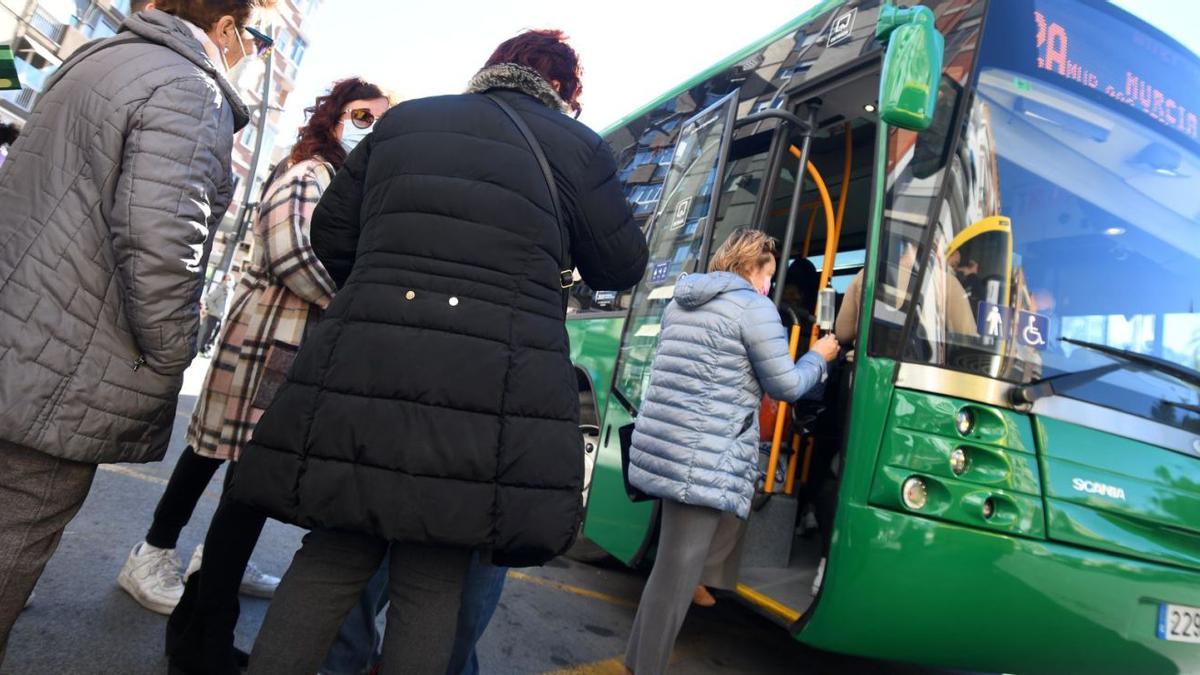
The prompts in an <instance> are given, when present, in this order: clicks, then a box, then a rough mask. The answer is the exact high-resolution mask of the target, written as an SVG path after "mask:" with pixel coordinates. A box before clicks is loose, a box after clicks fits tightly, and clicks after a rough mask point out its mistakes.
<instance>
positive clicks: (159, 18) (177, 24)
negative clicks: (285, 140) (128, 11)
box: [120, 9, 253, 131]
mask: <svg viewBox="0 0 1200 675" xmlns="http://www.w3.org/2000/svg"><path fill="white" fill-rule="evenodd" d="M127 31H128V32H130V33H133V34H135V35H137V36H139V37H142V38H145V39H147V40H149V41H151V42H154V43H157V44H160V45H163V46H164V47H167V48H169V49H171V50H172V51H174V52H175V53H177V54H179V55H180V56H182V57H184V58H185V59H187V60H189V61H191V62H192V63H194V64H196V66H197V67H199V68H200V69H201V70H203V71H204V72H205V73H206V74H207V75H208V76H209V77H211V78H213V80H215V81H216V83H217V86H218V87H220V89H221V93H222V94H224V95H225V100H227V101H229V106H230V108H232V109H233V126H234V130H235V131H236V130H240V129H241V128H242V127H244V126H246V125H247V124H248V123H249V122H250V110H249V109H248V108H247V107H246V104H245V102H244V101H242V97H241V96H240V95H239V94H238V93H237V90H236V89H234V88H233V85H232V84H230V83H229V80H227V79H225V75H224V73H222V72H221V70H220V69H219V68H218V67H217V65H216V64H215V63H213V62H212V59H210V58H208V54H207V53H205V51H204V47H203V46H201V44H200V43H199V42H197V41H196V38H195V37H194V36H193V35H192V32H191V31H190V30H188V27H187V26H186V25H184V23H183V21H181V20H180V19H178V18H177V17H175V16H172V15H170V14H167V13H166V12H164V11H162V10H158V9H152V10H148V11H144V12H138V13H137V14H134V15H133V16H131V17H129V18H128V19H126V20H125V23H123V24H121V30H120V32H121V33H124V32H127ZM246 58H253V57H252V56H247V57H246Z"/></svg>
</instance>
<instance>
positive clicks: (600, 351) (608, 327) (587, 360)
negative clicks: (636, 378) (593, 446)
mask: <svg viewBox="0 0 1200 675" xmlns="http://www.w3.org/2000/svg"><path fill="white" fill-rule="evenodd" d="M585 316H586V315H585ZM624 325H625V319H624V318H615V317H605V318H598V319H587V318H578V319H570V320H569V321H567V338H568V339H569V340H570V342H571V363H573V364H575V366H577V367H578V368H580V369H581V370H583V371H584V372H585V373H587V375H588V378H589V379H590V380H591V382H592V393H593V394H595V396H596V413H597V414H599V415H603V414H604V406H605V405H607V403H608V392H609V389H610V385H611V384H612V376H613V365H614V364H615V363H616V357H617V349H618V348H620V346H621V328H622V327H623V326H624ZM600 419H601V420H603V419H604V418H603V417H601V418H600Z"/></svg>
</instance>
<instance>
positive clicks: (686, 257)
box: [615, 92, 738, 406]
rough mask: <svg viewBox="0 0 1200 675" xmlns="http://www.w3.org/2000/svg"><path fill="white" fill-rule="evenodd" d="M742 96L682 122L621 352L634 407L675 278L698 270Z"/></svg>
mask: <svg viewBox="0 0 1200 675" xmlns="http://www.w3.org/2000/svg"><path fill="white" fill-rule="evenodd" d="M737 100H738V98H737V92H734V93H733V94H730V95H729V96H727V97H725V98H724V99H722V100H720V101H718V102H717V103H715V104H714V105H713V106H711V107H710V108H708V109H706V110H705V111H704V112H701V113H700V114H699V115H696V116H695V117H693V118H692V119H690V120H688V121H687V122H686V123H684V125H683V126H682V127H681V129H682V130H681V131H680V134H679V140H678V142H677V143H676V145H675V152H674V154H673V158H672V160H671V168H670V170H669V171H668V173H667V178H666V180H665V181H664V183H663V196H662V200H661V201H660V202H659V206H658V210H657V211H656V213H655V215H654V218H653V220H652V222H651V223H650V241H649V246H650V260H649V262H648V269H647V270H646V274H645V276H644V277H642V280H641V282H639V283H638V285H637V287H636V289H635V291H634V295H633V310H632V311H631V312H630V314H629V318H628V320H627V321H626V323H625V336H624V339H623V340H622V341H621V351H620V353H619V354H618V356H617V367H616V380H615V388H616V390H617V391H619V392H620V393H621V394H622V395H623V396H624V398H625V400H627V401H628V402H629V403H631V404H632V405H634V406H637V405H640V403H641V400H642V394H643V392H644V391H645V388H646V386H648V385H649V380H650V365H651V363H652V362H653V361H654V355H655V354H656V353H657V350H658V333H659V329H660V327H661V323H662V315H663V311H664V310H666V308H667V305H668V304H670V302H671V298H672V297H673V296H674V290H675V282H676V281H677V280H678V279H679V277H680V276H681V275H683V274H685V273H688V272H694V271H696V270H697V267H698V265H697V263H698V260H699V258H700V255H701V252H702V250H703V247H704V244H705V243H706V241H707V239H706V236H705V234H706V232H708V231H709V227H708V223H709V218H710V216H711V214H712V211H713V202H714V201H716V199H715V196H714V194H713V192H714V187H715V185H716V183H717V176H719V175H721V174H722V173H723V171H724V168H725V157H726V155H727V154H728V150H729V144H730V138H731V136H732V133H733V115H734V113H735V112H736V103H737Z"/></svg>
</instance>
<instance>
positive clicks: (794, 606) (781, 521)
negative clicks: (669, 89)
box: [583, 6, 941, 626]
mask: <svg viewBox="0 0 1200 675" xmlns="http://www.w3.org/2000/svg"><path fill="white" fill-rule="evenodd" d="M897 12H899V14H897ZM931 16H932V15H931V14H929V12H928V10H925V9H924V8H917V9H914V10H893V9H891V8H890V6H889V7H885V8H881V11H880V27H882V28H883V29H884V32H885V33H891V34H892V35H893V38H892V39H893V41H896V42H899V43H901V44H902V48H900V49H892V48H889V57H888V58H885V59H884V60H883V62H882V63H881V62H880V61H879V60H875V59H870V58H862V59H859V60H857V61H855V62H853V63H849V64H847V66H846V67H844V68H841V69H838V70H835V71H833V72H828V73H826V74H824V75H823V76H822V77H819V78H813V79H811V80H809V81H806V82H805V83H804V87H803V88H797V89H794V90H789V91H788V92H787V93H786V95H784V94H783V92H781V94H780V97H779V102H780V105H778V107H772V108H770V109H762V108H761V107H760V108H758V109H757V110H750V109H748V108H742V109H741V113H742V114H741V116H740V117H739V115H738V113H739V107H740V104H741V103H744V101H740V100H739V91H738V89H737V88H736V87H734V88H733V90H732V92H730V93H726V94H724V95H723V96H721V97H720V98H719V99H717V100H715V101H712V102H711V104H710V105H708V106H707V107H706V108H704V109H703V110H702V111H701V112H700V113H698V114H696V115H693V116H692V117H690V118H689V119H687V120H686V121H685V122H683V124H682V125H681V127H680V131H679V135H678V138H677V141H676V147H675V152H674V156H673V157H672V159H671V163H670V166H669V173H668V175H667V177H666V180H665V181H664V184H663V190H662V198H661V200H660V201H659V203H658V206H657V209H656V210H655V212H654V214H653V216H652V218H651V221H650V223H649V226H648V240H649V242H648V243H649V249H650V261H649V265H648V268H647V272H646V275H645V277H644V278H643V280H642V281H641V282H640V284H639V285H638V286H637V288H636V289H635V291H634V294H633V298H632V302H631V309H630V313H629V315H628V318H627V320H626V322H625V325H624V328H623V335H622V339H621V343H620V348H619V352H618V356H617V361H616V364H615V368H614V376H613V385H612V388H611V391H610V395H609V398H608V405H607V406H606V410H605V413H604V419H603V426H602V429H603V431H602V434H601V440H600V450H599V452H598V457H597V459H596V461H597V471H598V474H599V475H603V476H606V477H607V476H613V475H616V476H621V475H624V473H625V472H624V471H623V470H622V469H623V467H622V464H623V462H624V461H625V458H624V456H623V455H624V453H623V452H622V451H621V448H620V445H621V443H620V440H619V438H620V436H621V435H622V434H621V433H620V430H622V429H628V428H629V427H630V425H632V423H633V421H634V419H635V418H636V415H637V410H638V407H639V405H640V403H641V399H642V395H643V392H644V391H645V390H646V388H647V386H648V385H649V380H650V376H651V367H652V363H653V360H654V357H655V354H656V352H657V347H658V340H659V334H660V331H661V320H662V315H663V311H664V310H665V309H666V307H667V305H668V304H669V303H670V302H671V300H672V297H673V294H674V287H675V284H676V282H677V281H678V279H679V278H680V277H681V276H682V275H684V274H688V273H692V272H701V271H705V270H706V269H707V268H708V264H709V259H710V256H711V253H712V251H713V249H714V248H715V247H716V246H717V245H719V244H720V243H721V242H722V241H724V239H725V238H726V237H727V236H728V235H729V233H730V232H732V231H733V230H734V229H736V228H738V227H746V226H753V227H758V228H761V229H764V230H766V231H767V232H768V233H769V234H771V235H772V236H774V237H776V238H777V239H779V240H781V241H782V243H783V246H782V250H783V252H784V256H785V260H783V261H781V264H780V265H779V267H780V272H779V277H778V279H777V282H776V289H775V294H774V297H775V299H776V301H777V302H781V300H782V296H783V290H784V289H783V286H784V283H785V276H786V273H787V268H788V267H789V264H788V263H789V262H790V261H797V260H799V259H800V258H810V259H811V260H812V261H813V262H814V263H815V264H817V265H818V266H819V267H820V268H821V274H820V281H819V287H829V286H830V282H831V280H832V278H833V274H834V271H835V269H836V265H837V255H838V253H839V251H841V252H850V251H855V252H861V251H863V250H864V249H866V247H867V242H868V240H869V236H868V235H869V232H868V230H869V227H870V224H871V223H872V222H875V219H874V218H873V217H872V215H871V214H872V213H874V209H873V208H872V206H871V205H872V204H873V203H874V202H875V200H876V193H877V192H878V186H879V185H880V184H881V180H880V176H879V175H877V174H879V172H880V168H879V166H878V163H877V161H876V160H875V159H874V158H875V156H876V153H875V152H874V149H875V146H876V141H877V136H878V128H879V120H880V119H886V118H888V116H889V115H891V114H894V113H896V112H897V111H899V110H900V109H901V108H905V107H906V106H907V107H908V109H909V112H910V113H912V114H910V115H907V116H903V115H902V117H904V119H905V120H906V122H905V123H906V124H910V125H911V128H914V129H916V128H924V127H925V126H928V124H929V121H930V119H931V117H932V108H933V101H934V100H935V98H936V90H937V86H936V83H937V77H936V75H937V73H940V70H941V53H940V52H941V50H940V47H941V42H940V40H941V38H940V35H936V31H934V29H933V27H932V20H931ZM906 22H907V23H906ZM935 38H936V39H935ZM906 41H907V42H906ZM906 49H908V50H917V51H921V50H924V51H923V52H922V53H921V55H922V57H923V58H908V57H906V56H905V50H906ZM897 54H899V57H898V58H895V59H893V58H892V57H893V56H896V55H897ZM908 56H912V53H909V55H908ZM905 68H907V70H905ZM930 73H932V74H933V75H932V77H931V76H930ZM931 82H932V84H931ZM881 83H883V84H884V86H881ZM900 89H903V90H905V91H907V92H908V95H907V96H900V97H897V96H892V95H891V94H895V93H896V92H897V91H899V90H900ZM918 99H919V100H918ZM876 112H878V116H876ZM802 118H805V119H802ZM735 131H737V133H736V134H735ZM856 143H860V144H862V145H864V146H866V147H864V148H860V150H862V151H861V152H857V153H855V152H853V146H854V145H855V144H856ZM852 154H853V155H855V156H856V157H857V158H859V159H858V161H857V163H856V164H855V163H853V162H852V160H851V155H852ZM817 165H820V166H822V167H824V168H825V171H826V173H827V175H829V176H830V177H833V176H836V175H838V174H842V176H843V177H842V180H841V181H840V182H836V183H833V182H830V181H827V180H826V179H825V176H823V175H822V174H821V171H819V170H818V168H817ZM843 169H844V173H843ZM855 186H857V187H855ZM834 193H836V194H837V197H838V199H837V208H835V206H834V204H835V202H834V199H833V194H834ZM847 204H849V205H850V208H851V210H853V211H854V213H853V215H851V214H847V213H845V211H846V208H847ZM839 211H840V212H842V213H839ZM843 215H845V216H847V217H846V219H845V221H846V223H847V225H846V226H845V227H843V225H842V223H843ZM822 216H823V218H822ZM818 220H820V222H821V223H822V224H823V227H816V225H815V224H816V223H817V222H818ZM850 223H853V226H851V225H850ZM864 259H865V256H864ZM855 271H858V270H850V275H852V274H853V273H854V272H855ZM850 275H845V276H844V277H843V278H842V281H845V280H847V279H848V277H849V276H850ZM835 286H836V284H835ZM834 290H836V291H837V292H844V290H845V289H844V288H835V289H831V290H830V291H828V292H827V293H826V296H827V297H829V296H831V295H832V294H833V291H834ZM829 305H830V303H829V302H828V301H827V302H826V309H827V310H828V309H830V307H829ZM801 332H802V331H799V330H793V332H792V344H793V345H794V348H795V350H796V351H797V352H800V351H805V350H806V349H807V348H808V345H809V344H810V343H811V340H812V338H813V336H814V335H815V334H816V330H815V329H814V330H812V331H811V332H808V331H807V330H806V331H803V332H804V333H805V334H803V335H802V334H801ZM850 370H851V369H850V368H848V367H847V368H844V369H843V372H845V373H848V372H849V371H850ZM848 381H849V378H848V377H847V378H843V379H842V380H840V382H839V385H838V386H830V388H829V391H828V392H827V393H828V395H829V397H830V398H838V397H841V398H845V396H844V395H843V392H842V389H843V387H842V386H840V383H841V382H844V383H846V386H848ZM811 411H812V409H811V408H806V409H803V410H802V411H801V414H800V417H801V419H800V420H799V422H800V424H798V425H796V428H797V431H801V430H802V429H801V428H802V427H807V426H808V424H809V423H811V421H812V420H811V419H808V418H810V417H812V415H811V414H810V413H811ZM848 412H849V408H848V405H842V406H841V410H838V411H837V412H836V413H835V414H831V415H827V416H826V417H827V418H828V419H831V420H834V423H833V425H832V426H833V427H840V426H841V424H840V422H842V421H844V420H845V419H846V418H847V415H848ZM788 417H790V413H789V411H788V410H787V406H783V405H780V406H778V408H777V409H776V417H775V418H774V419H772V420H771V423H770V424H769V427H770V430H771V432H772V440H773V441H774V442H773V443H769V444H767V446H766V449H767V452H764V453H763V454H764V460H763V463H762V469H763V475H764V480H763V481H762V485H761V486H760V492H761V496H762V498H761V499H759V500H756V501H757V503H758V505H759V506H760V509H759V511H758V512H756V513H755V514H753V515H752V517H751V519H750V524H749V526H748V530H747V542H746V546H745V548H746V550H747V552H748V553H747V556H746V557H745V558H743V561H742V568H741V569H742V579H743V582H744V583H743V584H741V585H739V588H738V593H739V595H741V596H742V597H743V598H745V599H747V600H748V601H750V602H751V603H752V604H753V605H755V606H756V607H758V608H759V609H760V610H762V611H764V612H765V613H766V614H767V615H769V616H771V617H772V618H773V619H775V620H776V621H779V622H780V623H782V624H784V625H787V626H791V625H793V624H794V623H795V622H796V621H797V620H799V619H800V618H801V617H802V616H803V614H804V612H805V611H806V610H807V609H808V608H809V607H810V606H811V605H812V604H813V601H814V598H815V596H816V594H817V590H816V589H817V588H818V586H817V585H816V584H814V580H815V579H816V578H817V577H818V574H819V567H820V564H821V561H822V556H823V552H824V551H825V550H826V549H827V548H828V545H829V540H830V537H829V530H831V528H832V523H833V517H832V513H830V512H827V513H825V514H824V516H823V518H822V520H823V521H824V523H825V524H826V530H825V531H824V532H822V534H821V536H815V537H814V536H812V532H811V528H810V531H809V532H808V533H807V535H808V536H807V537H805V534H806V533H804V532H797V527H796V525H797V521H798V518H799V516H801V515H807V514H802V513H801V511H800V504H801V502H800V501H799V500H800V499H801V495H800V494H798V493H799V492H800V489H799V486H801V485H804V484H805V483H807V482H809V481H808V479H809V473H810V468H812V466H804V465H805V464H810V463H814V462H815V464H813V466H817V465H820V464H822V463H824V464H828V463H829V461H828V460H830V459H831V457H832V456H833V455H834V454H836V452H830V449H831V448H835V449H836V447H837V446H839V444H841V443H842V442H843V440H842V439H843V436H842V434H841V433H840V430H839V431H838V432H834V433H830V434H828V435H827V437H826V438H825V441H824V442H823V443H819V446H820V447H821V449H822V451H823V452H825V453H826V454H824V455H822V460H821V461H818V460H817V459H814V453H812V452H811V451H806V452H803V453H801V452H799V449H800V448H801V447H804V448H805V449H806V450H808V449H810V448H812V445H813V444H812V441H813V440H814V438H815V433H814V432H815V431H816V430H812V431H810V432H808V433H799V434H796V433H792V434H789V433H788V432H787V424H786V420H787V418H788ZM818 468H819V467H818ZM813 472H814V473H816V472H817V471H816V470H815V469H814V471H813ZM814 482H817V481H814ZM835 483H836V477H834V479H832V480H830V479H829V478H828V477H826V478H825V485H826V486H827V487H828V486H829V485H833V484H835ZM806 487H808V488H810V489H809V491H808V494H806V495H804V496H803V498H804V499H806V500H807V502H805V503H806V505H811V504H812V502H814V501H816V500H817V499H818V498H819V497H820V496H821V492H820V490H817V489H813V486H806ZM631 497H632V496H631V495H630V494H629V490H628V486H627V485H624V484H623V483H621V482H618V481H614V480H611V479H608V478H605V479H603V480H599V481H596V482H593V483H592V484H591V491H590V494H589V497H588V505H587V514H588V516H587V519H586V522H585V526H584V530H583V534H584V536H585V538H586V539H588V540H591V542H594V543H595V544H597V545H599V546H600V547H601V548H602V549H604V550H605V551H607V552H609V553H611V554H612V555H614V556H615V557H617V558H618V559H620V560H622V561H624V562H626V563H630V564H637V563H639V562H641V561H643V560H644V559H646V557H647V556H648V554H649V553H650V551H651V549H652V547H653V545H654V543H655V540H656V536H655V535H656V528H657V510H656V506H655V502H648V501H635V500H634V499H632V498H631ZM802 540H803V541H802Z"/></svg>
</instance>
